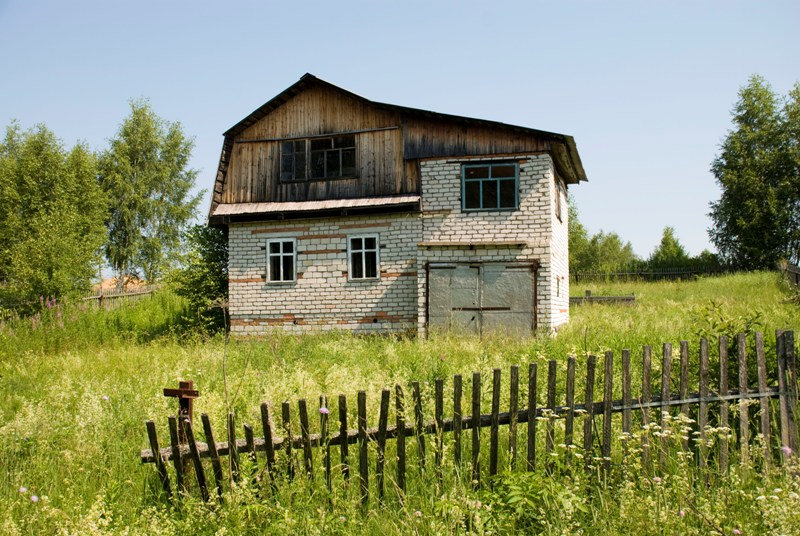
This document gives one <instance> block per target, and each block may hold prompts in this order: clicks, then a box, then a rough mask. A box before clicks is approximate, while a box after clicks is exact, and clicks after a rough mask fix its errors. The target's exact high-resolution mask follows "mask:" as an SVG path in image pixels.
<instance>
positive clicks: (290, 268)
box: [267, 238, 297, 283]
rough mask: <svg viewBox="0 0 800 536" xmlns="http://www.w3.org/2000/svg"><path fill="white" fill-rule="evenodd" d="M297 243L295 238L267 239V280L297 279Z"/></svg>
mask: <svg viewBox="0 0 800 536" xmlns="http://www.w3.org/2000/svg"><path fill="white" fill-rule="evenodd" d="M296 259H297V243H296V241H295V239H294V238H281V239H278V240H267V281H268V282H270V283H291V282H293V281H295V279H296V277H295V268H296V265H297V263H296V262H295V261H296Z"/></svg>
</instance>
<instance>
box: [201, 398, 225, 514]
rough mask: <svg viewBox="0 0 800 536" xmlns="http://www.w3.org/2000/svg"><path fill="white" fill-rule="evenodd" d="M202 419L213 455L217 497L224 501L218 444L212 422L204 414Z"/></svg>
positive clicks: (207, 441)
mask: <svg viewBox="0 0 800 536" xmlns="http://www.w3.org/2000/svg"><path fill="white" fill-rule="evenodd" d="M200 419H201V420H202V421H203V434H205V436H206V443H207V444H208V452H209V454H210V455H211V467H212V469H213V472H214V483H215V484H216V486H217V496H218V497H219V498H220V500H221V499H222V481H223V480H224V477H223V475H222V462H220V459H219V452H217V443H216V441H215V440H214V432H213V431H212V430H211V421H210V420H209V419H208V415H206V414H205V413H203V414H202V415H201V416H200Z"/></svg>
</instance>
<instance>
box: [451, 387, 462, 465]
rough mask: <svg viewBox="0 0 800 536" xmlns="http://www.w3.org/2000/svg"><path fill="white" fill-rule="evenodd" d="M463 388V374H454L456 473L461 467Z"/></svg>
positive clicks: (454, 453)
mask: <svg viewBox="0 0 800 536" xmlns="http://www.w3.org/2000/svg"><path fill="white" fill-rule="evenodd" d="M462 389H463V382H462V379H461V374H456V375H455V376H453V461H454V463H455V466H456V473H457V474H458V472H459V471H460V469H461V428H462V426H463V423H462V410H461V395H462Z"/></svg>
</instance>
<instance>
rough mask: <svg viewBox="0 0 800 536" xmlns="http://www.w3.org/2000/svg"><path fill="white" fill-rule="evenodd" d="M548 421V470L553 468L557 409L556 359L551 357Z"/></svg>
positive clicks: (548, 370)
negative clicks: (552, 454) (552, 455)
mask: <svg viewBox="0 0 800 536" xmlns="http://www.w3.org/2000/svg"><path fill="white" fill-rule="evenodd" d="M547 409H548V415H547V422H546V424H545V434H544V452H545V459H546V460H547V462H546V464H545V465H546V466H547V470H548V471H551V470H552V469H553V461H552V460H551V458H550V453H551V452H552V451H553V446H554V444H555V429H554V422H553V421H554V419H555V415H554V414H555V409H556V361H555V360H554V359H551V360H549V361H548V362H547Z"/></svg>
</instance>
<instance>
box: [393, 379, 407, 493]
mask: <svg viewBox="0 0 800 536" xmlns="http://www.w3.org/2000/svg"><path fill="white" fill-rule="evenodd" d="M394 402H395V418H396V428H397V487H398V488H399V489H400V492H401V493H403V492H405V490H406V409H405V403H404V399H403V388H402V387H401V386H400V384H397V385H395V386H394ZM401 497H402V495H401Z"/></svg>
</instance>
